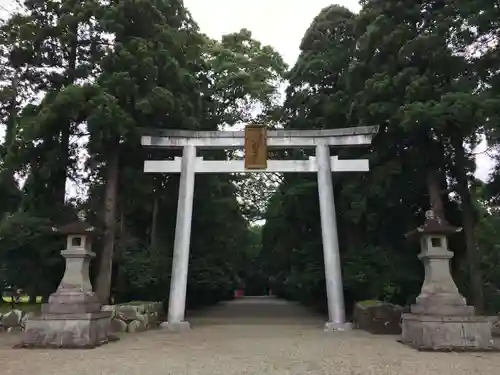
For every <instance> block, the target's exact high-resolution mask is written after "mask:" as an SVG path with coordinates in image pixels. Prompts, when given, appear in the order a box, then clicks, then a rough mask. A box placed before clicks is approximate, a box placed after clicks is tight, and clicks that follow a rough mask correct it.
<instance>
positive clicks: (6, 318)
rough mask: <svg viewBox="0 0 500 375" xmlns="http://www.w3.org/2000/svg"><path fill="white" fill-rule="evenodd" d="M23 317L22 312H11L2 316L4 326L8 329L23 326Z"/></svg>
mask: <svg viewBox="0 0 500 375" xmlns="http://www.w3.org/2000/svg"><path fill="white" fill-rule="evenodd" d="M22 317H23V312H22V311H21V310H11V311H9V312H8V313H5V314H4V315H3V316H2V321H1V323H2V326H4V327H6V328H9V327H15V326H18V325H20V324H21V319H22Z"/></svg>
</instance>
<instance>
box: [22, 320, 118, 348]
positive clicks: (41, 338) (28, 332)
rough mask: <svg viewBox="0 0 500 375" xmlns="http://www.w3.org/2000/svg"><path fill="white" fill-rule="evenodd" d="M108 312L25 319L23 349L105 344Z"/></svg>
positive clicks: (82, 346) (107, 334) (107, 338)
mask: <svg viewBox="0 0 500 375" xmlns="http://www.w3.org/2000/svg"><path fill="white" fill-rule="evenodd" d="M110 319H111V311H99V312H92V313H70V314H51V313H47V314H42V315H40V316H33V317H30V319H28V320H27V322H26V329H25V332H24V333H23V338H22V342H21V344H20V345H19V346H20V347H22V348H82V349H83V348H89V349H91V348H95V347H97V346H100V345H103V344H106V343H108V341H109V338H110Z"/></svg>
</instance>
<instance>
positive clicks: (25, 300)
mask: <svg viewBox="0 0 500 375" xmlns="http://www.w3.org/2000/svg"><path fill="white" fill-rule="evenodd" d="M2 299H3V301H4V302H6V303H11V302H12V297H6V296H4V297H2ZM29 302H30V297H29V296H22V297H19V302H18V303H29ZM36 303H42V296H38V297H36Z"/></svg>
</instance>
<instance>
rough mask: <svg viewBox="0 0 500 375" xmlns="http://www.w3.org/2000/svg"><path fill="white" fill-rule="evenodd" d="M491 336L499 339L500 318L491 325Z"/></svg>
mask: <svg viewBox="0 0 500 375" xmlns="http://www.w3.org/2000/svg"><path fill="white" fill-rule="evenodd" d="M491 334H492V336H493V337H500V317H499V318H498V319H497V322H496V323H493V327H492V329H491Z"/></svg>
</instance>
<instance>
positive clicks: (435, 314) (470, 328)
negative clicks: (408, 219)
mask: <svg viewBox="0 0 500 375" xmlns="http://www.w3.org/2000/svg"><path fill="white" fill-rule="evenodd" d="M460 230H461V228H455V227H452V226H451V225H450V224H448V223H447V222H446V221H445V220H443V219H441V218H437V217H435V216H434V214H433V212H432V211H428V212H427V214H426V222H425V224H424V226H423V227H420V228H418V229H417V231H416V232H414V233H415V234H419V235H420V237H421V239H420V245H421V249H422V251H421V253H420V254H419V256H418V257H419V259H420V260H421V261H422V263H423V264H424V269H425V280H424V283H423V285H422V291H421V293H420V295H419V296H418V297H417V300H416V303H415V304H414V305H412V306H411V310H410V311H411V313H410V314H404V315H403V317H402V327H401V328H402V334H401V341H402V342H403V343H404V344H407V345H409V346H411V347H413V348H416V349H420V350H461V351H472V350H493V339H492V335H491V330H492V318H490V317H484V316H475V315H474V307H473V306H468V305H467V303H466V300H465V298H464V297H463V296H462V295H461V294H460V292H459V291H458V288H457V286H456V284H455V282H454V281H453V278H452V276H451V272H450V266H449V262H450V259H451V258H452V257H453V253H452V252H451V251H449V250H448V243H447V238H446V234H449V233H454V232H458V231H460Z"/></svg>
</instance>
